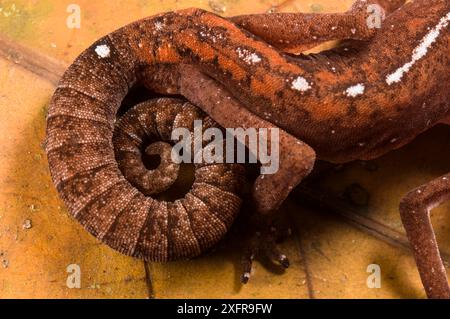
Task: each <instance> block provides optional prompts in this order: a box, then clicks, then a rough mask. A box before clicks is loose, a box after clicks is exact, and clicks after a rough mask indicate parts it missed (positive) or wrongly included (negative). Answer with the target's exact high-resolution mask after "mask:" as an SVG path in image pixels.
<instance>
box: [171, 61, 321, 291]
mask: <svg viewBox="0 0 450 319" xmlns="http://www.w3.org/2000/svg"><path fill="white" fill-rule="evenodd" d="M180 69H181V70H180V74H181V75H182V76H181V78H180V83H179V85H180V93H181V94H182V95H183V96H185V97H186V98H187V99H188V100H190V101H191V102H192V103H193V104H195V105H197V106H198V107H200V108H201V109H203V110H204V111H205V112H206V113H207V114H209V115H210V116H211V117H212V118H213V119H214V120H215V121H216V122H217V123H219V124H220V125H221V126H222V127H226V128H237V127H240V128H243V129H244V130H246V129H248V128H256V132H260V130H259V129H260V128H268V129H275V130H278V131H279V135H278V138H276V139H273V137H272V135H271V134H264V135H263V134H260V133H257V134H258V140H259V143H261V141H263V142H265V143H264V144H265V145H267V146H268V149H273V148H272V146H273V145H272V143H275V144H276V145H277V147H278V149H279V153H278V155H279V156H278V158H277V159H278V170H276V171H275V172H273V173H272V174H264V175H263V174H262V175H259V176H258V177H257V179H256V181H255V183H254V185H253V187H252V198H253V201H254V204H255V208H256V212H257V213H258V214H259V216H258V217H259V218H260V219H261V220H263V219H266V218H270V215H272V214H273V213H274V212H276V211H277V210H278V208H279V207H280V206H281V204H282V203H283V201H284V200H285V199H286V198H287V196H288V195H289V193H290V192H291V190H292V189H293V188H294V187H295V186H297V185H298V184H299V183H300V182H301V181H302V180H303V179H304V178H305V177H306V176H307V175H308V174H309V173H310V172H311V171H312V169H313V166H314V163H315V159H316V155H315V152H314V150H313V149H312V148H311V147H309V146H308V145H307V144H305V143H303V142H302V141H299V140H298V139H296V138H295V137H293V136H292V135H290V134H288V133H287V132H285V131H283V130H281V129H279V128H277V127H275V126H274V125H273V124H271V123H270V122H267V121H265V120H263V119H261V118H259V117H258V116H256V115H255V114H253V113H251V112H250V111H248V110H247V109H246V108H245V106H243V105H242V104H241V103H239V102H238V101H237V100H236V99H235V98H234V97H233V96H232V95H231V94H230V93H229V92H228V91H227V90H226V89H225V88H223V87H222V86H221V84H219V83H218V82H216V81H214V80H213V79H211V78H209V77H207V76H206V75H204V74H203V73H201V72H200V71H199V70H197V69H195V68H193V67H191V66H183V67H181V68H180ZM237 139H238V140H239V137H238V138H237ZM239 141H240V142H241V143H242V144H245V145H246V146H248V142H249V141H248V139H246V138H245V137H244V139H243V140H239ZM259 145H261V144H259ZM255 155H256V156H259V155H258V154H255ZM258 159H259V158H258ZM263 228H264V227H263ZM262 235H263V236H260V238H259V239H258V238H255V239H254V240H251V244H250V247H249V249H248V250H247V251H246V253H245V254H244V258H243V262H242V264H243V268H244V275H243V277H242V281H243V282H247V281H248V279H249V277H250V269H251V265H252V260H253V257H254V255H255V254H256V253H257V252H262V253H264V254H265V255H267V256H268V257H270V258H271V259H275V260H278V261H279V262H280V263H281V264H282V265H283V266H288V265H289V260H288V259H287V257H286V256H285V255H284V254H282V253H280V252H279V251H278V250H277V248H276V245H275V241H274V240H273V239H274V237H273V234H271V232H270V224H269V223H266V225H265V231H264V232H262ZM257 237H258V236H257Z"/></svg>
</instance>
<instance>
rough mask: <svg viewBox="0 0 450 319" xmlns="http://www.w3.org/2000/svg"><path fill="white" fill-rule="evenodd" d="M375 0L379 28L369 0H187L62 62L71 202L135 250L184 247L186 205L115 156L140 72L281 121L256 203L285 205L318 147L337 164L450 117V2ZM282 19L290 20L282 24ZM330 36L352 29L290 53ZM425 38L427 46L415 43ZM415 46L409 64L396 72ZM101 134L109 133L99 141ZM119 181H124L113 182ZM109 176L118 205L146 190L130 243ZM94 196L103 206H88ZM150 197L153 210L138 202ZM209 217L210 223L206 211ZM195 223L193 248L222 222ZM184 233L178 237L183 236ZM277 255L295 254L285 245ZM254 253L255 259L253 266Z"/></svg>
mask: <svg viewBox="0 0 450 319" xmlns="http://www.w3.org/2000/svg"><path fill="white" fill-rule="evenodd" d="M376 2H377V3H379V4H381V5H382V6H383V7H384V8H385V11H386V15H387V17H386V20H385V21H384V22H383V27H382V28H381V29H380V30H376V32H374V30H372V29H370V28H368V25H367V23H366V21H367V18H368V14H367V10H366V9H367V6H368V5H370V4H372V2H367V1H362V0H361V1H357V2H356V3H355V5H354V6H353V7H352V9H351V10H350V11H349V12H348V13H346V14H336V15H302V14H295V15H294V14H277V15H260V16H243V17H235V18H230V19H225V18H222V17H219V16H217V15H214V14H212V13H210V12H206V11H203V10H200V9H189V10H183V11H179V12H170V13H165V14H161V15H158V16H154V17H150V18H146V19H143V20H140V21H137V22H135V23H132V24H130V25H128V26H125V27H123V28H121V29H119V30H117V31H115V32H113V33H111V34H109V35H107V36H105V37H104V38H101V39H100V40H98V41H97V42H96V43H94V44H93V45H92V46H91V47H90V48H88V49H87V50H86V51H85V52H84V53H82V54H81V55H80V57H79V58H78V59H77V60H76V61H75V62H74V64H72V66H71V67H70V68H69V69H68V70H67V72H66V73H65V74H64V76H63V78H62V80H61V83H60V85H59V86H58V88H57V91H56V92H55V95H54V98H53V100H52V103H51V105H50V108H49V120H48V128H47V134H48V138H47V153H48V157H49V165H50V169H51V172H52V176H53V179H54V182H55V184H56V185H57V186H58V190H59V192H60V194H61V196H62V197H63V199H64V200H65V201H66V204H67V205H68V207H69V209H70V211H71V212H72V213H73V214H74V216H77V218H78V219H80V218H79V217H78V213H79V212H83V218H85V220H87V221H88V222H86V221H84V222H83V223H84V225H85V226H86V228H88V230H89V231H91V232H92V233H93V234H94V235H96V236H97V237H99V238H101V239H103V240H104V241H106V242H107V243H108V244H110V245H112V246H113V247H115V248H116V249H119V250H121V251H123V252H125V253H128V254H131V255H134V256H138V257H141V258H144V259H148V260H168V259H176V258H178V257H181V256H179V253H178V252H179V251H180V249H179V246H176V245H175V246H173V243H174V242H173V238H172V237H171V235H170V234H171V233H172V232H173V228H172V224H170V222H169V223H168V219H169V217H167V216H169V215H170V214H171V215H170V216H175V217H176V219H178V217H177V216H179V215H180V214H181V213H183V212H184V210H182V209H181V208H180V207H179V206H178V207H174V206H173V205H170V204H167V203H162V204H161V203H159V202H158V201H154V200H152V199H148V198H143V197H142V196H141V195H139V194H138V193H135V192H136V190H135V189H133V188H132V187H131V186H130V185H128V184H127V182H126V181H125V180H124V179H123V176H122V175H121V172H120V170H119V169H118V166H117V163H116V162H115V158H114V152H113V150H112V143H111V140H112V135H113V127H114V121H115V117H116V113H117V110H118V108H119V106H120V103H121V101H122V100H123V98H124V96H125V95H126V94H127V92H128V90H129V88H130V87H131V86H132V85H133V84H134V83H136V82H143V83H145V85H146V86H147V87H148V88H149V89H151V90H152V91H155V92H157V93H162V94H181V95H183V96H184V97H186V98H187V99H188V100H189V101H190V102H192V103H193V104H195V105H196V106H199V107H200V108H202V109H203V110H204V111H205V112H206V113H207V114H209V115H210V116H211V117H212V118H213V119H214V120H215V121H217V122H218V123H219V124H220V125H222V126H223V127H243V128H248V127H255V128H267V127H278V128H280V129H281V131H280V141H279V143H280V170H279V171H278V172H277V173H276V174H273V175H267V176H265V177H264V178H263V177H261V176H260V177H259V178H258V179H257V180H256V182H255V185H254V187H253V199H254V200H255V203H256V207H257V210H258V212H261V213H266V214H267V213H269V212H271V211H273V210H275V209H277V208H278V207H279V206H280V204H281V203H282V201H283V200H284V199H285V198H286V197H287V195H288V194H289V192H290V191H291V189H292V188H293V187H295V186H296V185H297V184H298V183H299V182H300V181H301V180H302V179H303V178H304V177H305V176H307V175H308V174H309V172H310V171H311V169H312V168H313V165H314V161H315V159H316V157H317V158H320V159H324V160H327V161H330V162H335V163H342V162H347V161H351V160H355V159H370V158H374V157H377V156H380V155H382V154H384V153H386V152H388V151H390V150H392V149H395V148H398V147H400V146H402V145H404V144H406V143H408V142H409V141H411V140H412V139H413V138H414V137H415V136H417V135H418V134H420V133H421V132H423V131H425V130H426V129H428V128H430V127H432V126H433V125H435V124H437V123H438V122H442V121H445V120H447V118H448V117H449V116H450V105H449V99H450V96H449V92H450V81H449V73H448V70H449V66H450V61H449V53H450V46H449V40H450V35H449V31H448V24H447V23H443V21H444V22H446V20H445V19H446V17H447V16H448V15H449V12H450V3H449V1H448V0H429V1H426V0H416V1H414V2H412V3H408V4H405V5H403V3H404V1H400V0H378V1H376ZM402 5H403V6H402ZM399 7H400V8H399ZM397 8H398V10H397ZM313 18H314V19H313ZM314 21H316V22H317V23H316V22H314ZM265 25H272V26H273V29H270V28H269V29H267V28H265V27H264V26H265ZM260 26H262V28H260ZM283 26H285V28H286V26H287V27H288V28H289V29H286V30H285V31H286V32H285V34H281V35H280V32H281V30H283ZM437 26H440V27H439V28H438V29H439V30H438V31H439V32H437V33H438V35H437V36H436V37H435V39H434V41H432V43H428V44H427V46H426V52H425V54H423V49H424V48H423V43H424V42H425V43H426V42H427V41H425V40H426V39H427V38H426V35H427V34H429V33H430V30H434V29H435V28H437ZM252 32H253V33H252ZM255 34H257V35H258V36H256V35H255ZM428 38H429V37H428ZM330 39H347V40H349V41H347V42H345V43H344V45H343V46H341V47H340V48H337V49H334V50H331V51H328V52H322V53H320V54H316V55H309V56H292V55H290V54H287V53H286V52H291V53H292V52H296V51H297V50H303V49H305V48H309V47H311V46H312V45H314V44H317V43H318V42H320V41H325V40H330ZM280 40H281V41H280ZM361 40H367V41H361ZM417 47H419V48H420V49H421V50H420V52H416V51H415V50H416V48H417ZM283 51H285V52H283ZM417 56H420V58H419V59H416V60H413V62H414V63H411V64H410V65H409V67H408V68H406V71H404V72H399V70H400V71H401V70H402V69H400V68H401V67H402V66H403V68H404V69H405V65H408V64H407V63H408V62H409V61H411V60H412V59H413V57H417ZM399 74H400V75H399ZM80 117H82V118H84V119H87V120H86V121H82V120H80V119H79V118H80ZM95 138H97V139H99V140H98V141H94V142H92V140H93V139H95ZM269 142H272V141H269ZM89 143H91V144H89ZM92 143H94V145H93V144H92ZM95 143H97V144H95ZM97 167H101V168H100V169H99V170H98V169H97ZM446 178H447V176H444V177H442V179H440V180H439V181H436V182H434V183H431V184H430V185H431V186H429V187H428V186H426V187H424V192H425V193H426V194H427V197H426V202H427V204H429V205H434V204H439V203H441V202H442V201H443V200H446V199H447V196H446V195H447V194H448V193H450V184H449V183H447V179H446ZM113 182H116V183H117V185H122V186H121V187H122V188H115V187H114V185H116V184H114V183H113ZM109 184H112V186H111V189H109V191H110V192H112V193H114V194H116V196H119V197H120V200H118V201H117V203H115V202H113V203H112V204H111V208H112V211H113V212H115V213H114V214H115V215H117V213H118V212H119V211H118V210H117V209H119V208H120V210H123V207H124V202H122V197H126V196H131V197H132V195H133V194H135V195H133V196H137V197H136V198H139V200H138V201H136V204H135V205H134V206H133V207H137V208H136V209H137V212H138V214H137V215H136V218H137V220H138V221H137V222H136V223H139V227H137V226H136V225H135V222H134V220H128V222H129V223H130V225H128V226H130V227H131V228H133V227H134V228H133V229H137V230H139V229H140V235H139V236H138V237H133V238H134V239H133V242H132V243H131V242H127V240H126V236H134V235H133V232H131V231H130V230H129V229H127V227H128V226H127V223H126V222H127V221H125V220H123V221H122V222H120V221H119V222H117V220H116V221H115V222H114V223H115V224H114V225H116V224H117V225H116V226H115V227H114V228H112V230H117V229H119V230H120V231H117V232H116V234H115V235H114V234H112V233H111V232H110V230H111V223H113V220H114V218H117V217H118V216H119V217H120V216H121V215H120V214H119V215H117V216H112V215H114V214H112V215H111V213H110V212H109V211H108V210H107V209H103V208H104V207H103V206H102V205H101V203H100V204H98V202H99V199H100V200H102V201H103V202H105V203H106V200H105V198H104V195H103V194H104V192H105V188H106V187H107V186H105V185H109ZM122 190H123V191H122ZM436 192H437V193H436ZM199 196H202V198H203V200H205V201H208V198H212V199H213V200H211V201H209V202H210V203H211V204H214V203H216V202H220V200H221V196H222V195H220V193H217V192H216V193H209V190H208V189H204V190H202V192H200V193H199ZM208 196H210V197H208ZM141 197H142V198H141ZM132 198H134V197H132ZM88 199H90V201H88ZM123 200H124V201H125V200H130V199H129V198H125V199H123ZM414 200H416V197H414V196H413V195H409V196H408V197H406V199H405V200H404V201H402V208H401V213H402V219H403V221H404V225H405V228H406V231H407V233H408V236H409V237H410V239H411V242H412V244H413V245H414V247H413V249H414V252H415V256H416V259H417V261H418V266H419V271H420V273H421V276H422V280H423V283H424V285H425V288H426V291H427V294H428V296H430V297H439V298H442V297H450V289H449V287H448V284H447V278H446V274H445V269H443V266H442V261H441V260H440V257H439V253H438V250H437V244H436V241H435V238H434V233H433V230H432V228H431V225H430V223H429V219H427V213H428V210H427V209H425V208H423V209H421V210H420V211H421V212H422V213H421V214H420V216H422V217H421V218H417V217H415V216H417V215H414V214H413V213H414V211H412V209H413V208H412V207H414V205H411V203H412V202H414ZM87 202H89V203H91V204H92V203H93V204H95V205H97V206H94V209H92V208H91V209H86V203H87ZM140 202H142V203H144V204H145V207H144V208H145V212H143V211H142V212H139V205H138V204H139V203H140ZM233 202H234V203H237V202H238V199H237V198H233ZM195 203H196V205H197V206H198V205H200V204H201V203H199V202H198V201H197V202H195ZM116 206H117V207H116ZM194 206H195V205H194ZM194 206H192V207H191V212H195V209H196V207H194ZM200 206H201V205H200ZM213 206H214V205H213ZM118 207H119V208H118ZM167 207H169V211H168V208H167ZM202 207H203V206H202ZM214 207H217V206H214ZM133 209H134V208H133ZM202 209H205V207H203V208H202ZM141 210H142V209H141ZM148 210H150V213H149V212H148ZM132 211H133V210H132ZM188 211H189V210H188ZM206 211H207V209H206ZM188 214H190V213H189V212H188ZM130 216H132V214H131V215H130ZM145 216H146V217H145ZM194 216H195V214H194ZM204 216H205V217H204V218H205V219H204V221H205V223H207V222H208V220H207V216H208V215H207V214H205V215H204ZM96 218H98V219H99V222H98V223H96ZM208 225H210V224H208ZM135 226H136V227H135ZM183 229H184V228H183ZM224 229H225V228H224ZM193 230H195V231H197V233H198V234H200V235H198V237H200V238H208V239H207V241H206V242H205V243H204V244H203V246H202V247H201V249H198V246H195V243H196V242H198V238H192V236H191V237H189V238H190V239H192V243H193V244H192V245H190V246H189V249H190V250H189V252H190V253H189V254H188V255H189V256H193V255H196V254H198V253H199V252H200V251H201V250H204V249H206V247H210V246H211V245H212V244H213V243H214V242H215V241H217V239H218V237H219V236H218V235H217V234H216V233H214V234H213V236H210V237H208V236H207V232H208V231H209V230H211V229H209V230H205V229H202V227H201V225H200V224H198V223H197V226H196V227H195V228H194V229H193ZM211 231H215V230H211ZM174 233H175V234H178V235H180V233H179V232H174ZM222 233H223V232H222ZM205 234H206V235H205ZM184 235H185V234H181V237H178V242H183V241H182V240H180V238H183V236H184ZM205 236H206V237H205ZM194 237H195V236H194ZM418 238H426V239H427V240H418ZM174 248H176V250H174ZM181 251H183V249H181ZM424 252H430V255H427V254H425V253H424ZM276 258H278V260H279V261H280V262H281V263H283V264H286V262H285V261H286V260H285V256H284V255H280V254H278V256H277V257H276ZM250 266H251V263H246V264H245V265H244V269H245V271H246V274H245V275H247V273H248V275H249V268H250ZM430 269H432V271H431V270H430ZM246 278H247V279H248V277H246Z"/></svg>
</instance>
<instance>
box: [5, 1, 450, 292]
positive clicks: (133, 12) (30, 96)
mask: <svg viewBox="0 0 450 319" xmlns="http://www.w3.org/2000/svg"><path fill="white" fill-rule="evenodd" d="M351 2H352V1H351V0H346V1H336V0H311V1H308V0H291V1H289V0H288V1H283V0H259V1H243V0H211V1H206V0H179V1H176V0H170V1H149V0H133V1H126V2H125V1H95V2H93V1H87V0H82V1H81V0H78V1H76V3H77V4H78V5H80V7H81V15H82V20H81V29H68V28H67V27H66V19H67V16H68V15H69V13H67V12H66V8H67V6H68V5H69V4H71V3H73V1H56V0H40V1H37V0H28V1H26V0H17V1H10V0H1V1H0V114H1V115H0V145H1V147H0V298H202V297H206V298H423V297H425V294H424V291H423V289H422V286H421V283H420V278H419V276H418V273H417V270H416V266H415V263H414V260H413V257H412V255H411V253H410V251H409V248H408V244H407V241H406V239H405V236H404V231H403V227H402V225H401V221H400V217H399V214H398V209H397V206H398V202H399V200H400V198H401V196H402V195H403V194H405V193H406V192H407V191H408V190H410V189H412V188H414V187H416V186H418V185H420V184H422V183H424V182H426V181H429V180H431V179H433V178H434V177H437V176H439V175H441V174H443V173H445V172H447V171H448V170H449V168H450V164H449V163H450V128H449V127H445V126H438V127H435V128H434V129H432V130H431V131H429V132H427V133H425V134H423V135H422V136H420V137H419V138H418V139H417V140H416V141H415V142H413V143H412V144H410V145H409V146H407V147H404V148H403V149H400V150H398V151H395V152H392V153H390V154H389V155H387V156H384V157H382V158H380V159H377V160H374V161H371V162H355V163H351V164H348V165H344V166H340V167H331V166H329V165H323V164H318V165H317V169H316V172H315V174H314V176H313V177H312V178H310V179H309V180H308V182H306V183H304V184H303V185H302V186H301V187H299V188H298V189H297V190H296V191H295V192H294V193H293V194H292V195H291V197H290V198H289V200H288V202H287V203H286V205H285V207H284V210H285V211H287V212H288V217H289V221H290V223H291V226H292V230H293V234H292V236H291V237H289V238H288V240H287V241H286V242H284V243H283V244H282V248H283V249H284V250H285V252H286V253H288V255H289V257H290V258H291V264H292V265H291V267H290V268H289V269H288V270H287V271H283V270H281V269H279V268H278V267H276V266H274V265H272V264H270V263H268V262H266V261H262V262H256V263H255V266H254V274H253V277H252V278H251V281H250V283H249V284H248V285H246V286H241V285H240V283H239V274H240V265H239V260H240V253H241V249H242V238H243V231H244V229H242V228H239V227H235V228H234V229H232V231H231V232H230V234H229V235H228V236H227V237H226V238H225V239H224V240H223V241H222V242H221V243H220V244H219V245H218V246H217V247H216V248H215V249H214V250H213V251H211V252H208V253H207V254H204V255H202V256H200V257H198V258H196V259H194V260H191V261H182V262H175V263H169V264H154V263H144V262H142V261H139V260H136V259H133V258H130V257H126V256H123V255H121V254H119V253H117V252H115V251H113V250H112V249H110V248H108V247H107V246H105V245H103V244H101V243H99V242H98V241H97V240H96V239H95V238H93V237H92V236H91V235H89V234H88V233H87V232H85V231H84V230H83V229H82V227H81V226H79V225H78V223H77V222H76V221H74V220H72V219H71V218H70V217H69V216H68V215H67V213H66V210H65V208H64V207H63V204H62V202H61V201H60V200H59V198H58V196H57V193H56V191H55V189H54V188H53V185H52V183H51V180H50V176H49V171H48V168H47V162H46V158H45V154H44V152H43V149H42V141H43V138H44V130H45V113H46V108H47V105H48V102H49V99H50V97H51V95H52V93H53V90H54V87H55V85H56V83H57V81H58V78H59V76H60V75H61V74H62V72H63V71H64V69H65V67H67V65H69V64H70V63H71V61H72V60H73V59H74V58H75V57H76V56H77V55H78V54H79V53H80V52H81V51H82V50H83V49H84V48H86V47H88V46H89V45H90V44H91V43H92V42H93V41H94V40H96V39H98V38H99V37H100V36H103V35H105V34H107V33H109V32H111V31H113V30H115V29H117V28H118V27H120V26H123V25H125V24H127V23H129V22H132V21H134V20H136V19H139V18H142V17H145V16H149V15H153V14H156V13H159V12H163V11H169V10H174V9H182V8H187V7H193V6H195V7H201V8H204V9H208V10H214V11H216V12H217V13H220V14H223V15H225V16H227V15H230V16H231V15H236V14H243V13H262V12H267V11H269V10H272V11H280V12H281V11H285V12H336V11H344V10H346V9H347V8H348V7H349V6H350V5H351ZM449 211H450V205H449V204H446V205H443V206H442V207H440V208H439V209H436V210H434V211H433V216H432V220H433V223H434V227H435V229H436V232H437V236H438V241H439V242H440V245H441V251H442V253H443V256H444V259H446V260H450V257H448V256H449V255H448V254H450V232H449V230H450V214H449ZM237 226H238V225H237ZM69 264H78V265H80V267H81V285H82V287H81V289H69V288H67V286H66V279H67V275H68V273H67V272H66V267H67V266H68V265H69ZM369 264H378V265H380V267H381V275H382V284H381V288H380V289H369V288H368V287H367V285H366V280H367V276H368V275H369V273H367V271H366V269H367V266H368V265H369Z"/></svg>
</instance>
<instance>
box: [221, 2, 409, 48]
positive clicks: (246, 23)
mask: <svg viewBox="0 0 450 319" xmlns="http://www.w3.org/2000/svg"><path fill="white" fill-rule="evenodd" d="M404 2H405V0H395V1H387V0H371V1H366V0H357V1H355V2H354V3H353V5H352V7H351V8H350V9H349V10H348V11H347V12H344V13H323V14H320V13H268V14H250V15H242V16H235V17H231V18H229V19H230V21H232V22H234V23H236V24H237V25H238V26H239V27H241V28H243V29H245V30H247V31H249V32H250V33H252V34H254V35H256V36H258V37H260V38H261V39H262V40H264V41H265V42H267V43H269V44H271V45H273V46H274V47H276V48H277V49H280V50H282V51H284V52H287V53H293V54H298V53H300V52H303V51H306V50H308V49H311V48H313V47H315V46H317V45H319V44H320V43H323V42H326V41H332V40H344V39H345V40H350V39H351V40H369V39H370V38H372V36H373V35H374V34H375V33H376V30H377V29H376V27H374V26H371V24H369V23H368V22H367V21H368V18H369V15H370V14H372V15H373V14H374V11H373V10H374V9H373V8H372V7H371V6H373V5H381V7H380V8H381V10H380V12H379V14H380V15H383V16H384V15H385V14H389V13H391V12H392V11H394V10H395V9H397V8H398V7H400V6H401V5H402V4H403V3H404ZM383 8H384V11H383Z"/></svg>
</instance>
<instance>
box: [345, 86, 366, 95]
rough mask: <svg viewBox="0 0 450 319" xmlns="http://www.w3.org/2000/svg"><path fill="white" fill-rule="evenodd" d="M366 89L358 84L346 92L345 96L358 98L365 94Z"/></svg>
mask: <svg viewBox="0 0 450 319" xmlns="http://www.w3.org/2000/svg"><path fill="white" fill-rule="evenodd" d="M365 89H366V87H365V86H364V85H363V84H362V83H358V84H356V85H353V86H351V87H349V88H348V89H347V90H345V92H344V93H345V94H346V95H347V96H349V97H357V96H358V95H361V94H363V93H364V91H365Z"/></svg>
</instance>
